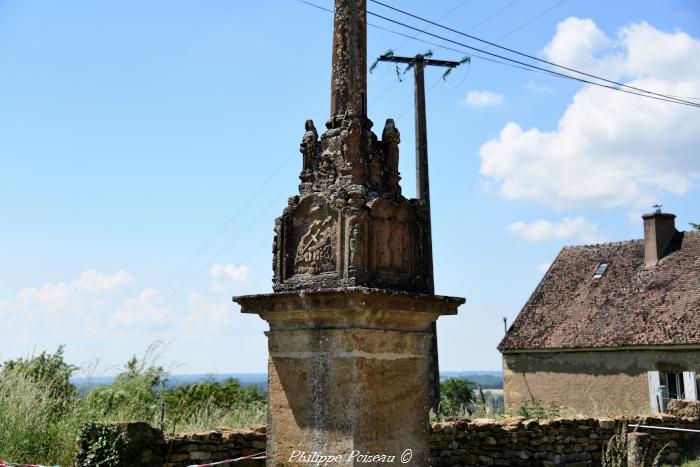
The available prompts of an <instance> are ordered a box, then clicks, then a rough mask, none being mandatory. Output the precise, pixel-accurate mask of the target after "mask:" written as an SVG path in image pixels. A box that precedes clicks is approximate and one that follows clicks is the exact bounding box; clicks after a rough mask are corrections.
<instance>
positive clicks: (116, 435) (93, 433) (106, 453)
mask: <svg viewBox="0 0 700 467" xmlns="http://www.w3.org/2000/svg"><path fill="white" fill-rule="evenodd" d="M77 443H78V451H77V452H76V455H75V466H76V467H93V466H95V467H97V466H104V467H122V466H124V467H129V464H128V463H126V462H125V461H126V460H127V454H128V453H127V441H126V436H125V434H124V432H123V431H122V430H121V429H120V428H119V427H117V426H115V425H108V424H104V423H86V424H85V425H83V427H82V428H81V430H80V434H79V435H78V438H77Z"/></svg>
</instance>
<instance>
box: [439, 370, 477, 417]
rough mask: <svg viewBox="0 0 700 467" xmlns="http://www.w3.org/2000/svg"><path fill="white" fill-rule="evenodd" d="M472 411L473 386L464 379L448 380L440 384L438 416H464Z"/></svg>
mask: <svg viewBox="0 0 700 467" xmlns="http://www.w3.org/2000/svg"><path fill="white" fill-rule="evenodd" d="M473 409H474V384H473V383H472V382H471V381H468V380H466V379H458V378H449V379H446V380H445V381H442V382H441V383H440V409H439V412H440V415H442V416H449V417H455V416H465V415H468V414H470V413H471V412H472V411H473Z"/></svg>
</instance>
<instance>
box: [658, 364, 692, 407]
mask: <svg viewBox="0 0 700 467" xmlns="http://www.w3.org/2000/svg"><path fill="white" fill-rule="evenodd" d="M647 378H648V381H649V405H650V408H651V411H652V412H664V411H665V410H666V406H667V404H668V401H669V400H671V399H677V400H694V401H696V400H698V392H699V391H698V383H697V377H696V373H695V372H694V371H666V370H655V371H649V372H648V374H647ZM670 382H673V388H674V391H675V392H673V393H672V392H671V384H670ZM662 383H665V384H662ZM679 389H680V391H679ZM672 396H675V397H672ZM662 399H663V400H662Z"/></svg>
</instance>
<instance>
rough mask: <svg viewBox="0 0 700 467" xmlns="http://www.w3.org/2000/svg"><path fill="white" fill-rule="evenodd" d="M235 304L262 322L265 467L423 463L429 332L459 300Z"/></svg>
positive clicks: (410, 297) (260, 299)
mask: <svg viewBox="0 0 700 467" xmlns="http://www.w3.org/2000/svg"><path fill="white" fill-rule="evenodd" d="M235 300H236V301H237V302H238V303H240V304H241V306H242V311H243V312H244V313H256V314H258V315H260V317H261V318H263V319H264V320H265V321H267V322H268V323H269V324H270V330H269V332H267V337H268V347H269V351H270V357H269V364H268V372H269V374H268V383H269V411H268V430H267V455H268V461H267V465H268V466H291V465H304V464H305V463H312V462H318V456H326V462H327V463H326V464H324V463H321V465H352V466H354V465H358V466H359V465H363V466H368V465H386V464H388V463H389V462H388V461H389V459H388V456H394V458H395V461H394V464H400V463H401V457H402V456H404V458H403V460H405V461H408V462H406V464H405V465H414V466H420V467H426V466H428V465H429V455H430V450H429V420H428V411H429V407H430V397H429V387H428V385H427V384H426V382H427V381H428V378H429V374H430V361H429V359H428V355H429V353H428V352H429V349H430V343H431V340H430V339H431V337H430V333H429V330H430V325H431V323H432V322H433V321H435V320H436V319H437V318H438V317H439V316H440V315H448V314H456V312H457V307H458V306H459V305H461V304H462V303H464V299H461V298H453V297H441V296H434V295H416V294H409V293H405V292H389V291H382V290H377V289H369V288H348V289H327V290H316V291H297V292H284V293H275V294H268V295H254V296H245V297H236V298H235ZM313 456H316V460H315V461H313V460H312V459H313ZM361 456H380V457H377V458H375V459H373V460H370V459H368V457H361ZM381 456H387V457H384V458H382V457H381ZM368 461H369V462H368Z"/></svg>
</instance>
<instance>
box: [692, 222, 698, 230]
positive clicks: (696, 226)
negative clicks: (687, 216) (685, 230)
mask: <svg viewBox="0 0 700 467" xmlns="http://www.w3.org/2000/svg"><path fill="white" fill-rule="evenodd" d="M690 226H691V227H692V228H694V229H695V230H700V224H696V223H695V222H691V223H690Z"/></svg>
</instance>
